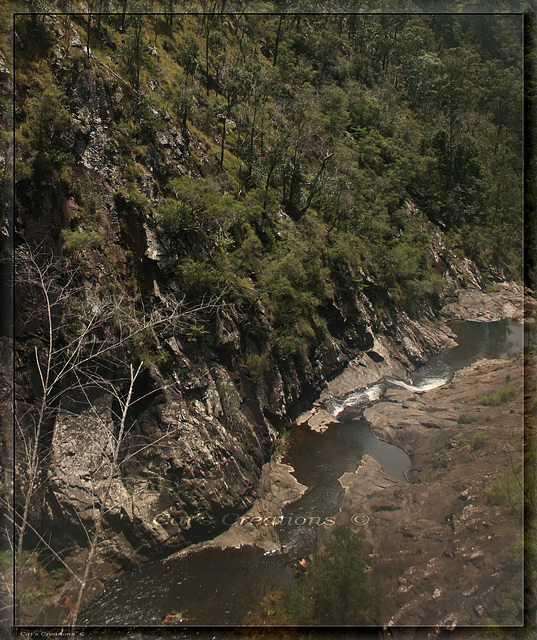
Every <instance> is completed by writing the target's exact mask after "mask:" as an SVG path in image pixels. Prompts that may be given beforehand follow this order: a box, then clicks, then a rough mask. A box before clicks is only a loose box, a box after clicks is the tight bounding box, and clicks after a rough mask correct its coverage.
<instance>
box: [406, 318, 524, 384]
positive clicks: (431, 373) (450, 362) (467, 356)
mask: <svg viewBox="0 0 537 640" xmlns="http://www.w3.org/2000/svg"><path fill="white" fill-rule="evenodd" d="M449 326H450V327H451V328H452V329H453V331H454V332H455V333H456V334H457V346H456V347H453V348H452V349H444V350H443V351H441V352H440V353H438V354H436V355H434V356H432V357H431V358H429V360H427V362H426V363H425V364H424V365H423V366H422V367H419V368H418V369H416V371H414V372H413V373H412V374H411V375H410V378H411V380H412V382H413V383H414V384H415V385H416V386H419V385H422V384H424V383H426V382H427V381H428V380H434V379H439V378H446V377H448V376H450V375H452V374H453V372H455V371H457V370H458V369H462V368H463V367H467V366H469V365H470V364H472V363H473V362H476V361H477V360H481V359H483V358H489V359H495V358H504V359H505V358H513V357H515V356H517V355H520V354H521V353H522V350H523V347H524V325H523V324H522V323H521V322H515V321H513V320H502V321H501V322H470V321H463V320H461V321H457V322H452V323H450V325H449Z"/></svg>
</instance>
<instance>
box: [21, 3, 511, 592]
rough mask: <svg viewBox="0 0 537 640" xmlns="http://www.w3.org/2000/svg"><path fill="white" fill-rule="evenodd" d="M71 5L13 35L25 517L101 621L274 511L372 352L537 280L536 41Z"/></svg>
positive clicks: (383, 21) (400, 344) (488, 24)
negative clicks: (304, 434) (334, 400)
mask: <svg viewBox="0 0 537 640" xmlns="http://www.w3.org/2000/svg"><path fill="white" fill-rule="evenodd" d="M72 4H73V5H76V9H77V10H80V11H81V13H78V14H77V13H70V14H61V15H59V14H58V15H56V14H54V13H53V12H52V11H51V13H43V14H40V15H36V14H31V15H17V16H16V17H15V32H14V33H15V42H14V51H15V122H14V140H15V233H16V236H15V244H16V280H17V282H16V285H17V300H16V324H15V337H16V352H15V371H16V379H15V383H16V384H15V396H16V401H17V414H16V422H17V433H18V434H19V437H18V440H17V441H16V443H15V447H16V462H17V472H18V476H19V478H20V481H19V482H18V483H17V487H16V494H15V497H16V501H15V503H16V506H17V509H18V513H17V518H18V520H17V521H18V524H19V527H20V528H19V532H20V535H19V537H18V546H17V553H18V554H19V559H22V558H23V554H25V553H28V552H29V551H32V550H33V549H35V548H38V547H39V549H40V553H41V554H42V556H43V557H49V556H50V554H51V553H52V551H53V552H54V553H57V554H59V555H60V556H62V557H63V558H64V559H66V560H67V562H68V564H69V565H70V566H71V568H72V569H73V570H74V571H75V572H79V574H81V575H85V576H86V579H87V583H84V585H83V588H82V590H81V591H80V594H81V595H82V594H83V596H84V597H83V598H82V597H81V598H80V603H83V602H85V601H87V600H88V599H89V598H91V597H92V596H94V595H95V594H97V593H98V592H99V591H100V589H101V588H102V582H101V581H100V580H94V581H92V582H91V581H89V579H90V577H91V575H92V572H96V571H97V570H98V572H99V575H100V577H101V579H105V578H106V577H107V576H111V575H113V574H114V573H115V572H117V571H118V570H120V569H122V568H125V567H127V566H129V565H131V564H132V563H133V562H142V561H145V560H147V559H149V558H155V557H161V556H164V555H167V554H169V553H171V552H172V551H175V550H177V549H179V548H181V547H182V546H185V545H186V544H188V543H191V542H195V541H197V540H200V539H202V538H204V537H208V536H210V535H214V534H216V533H218V531H219V529H220V528H221V526H222V525H221V524H219V523H220V521H221V517H220V516H221V514H222V513H224V512H225V511H229V510H230V508H233V509H234V510H236V511H243V510H246V509H247V508H248V507H249V506H251V504H252V501H253V498H254V497H255V487H256V483H257V481H258V478H259V475H260V471H261V466H262V464H263V463H264V462H265V461H267V460H268V458H269V457H270V455H271V453H272V451H273V449H274V446H275V442H276V439H277V437H278V434H279V433H281V432H282V430H284V429H285V428H286V426H288V425H289V424H290V422H291V421H292V420H293V419H294V418H296V416H297V415H298V414H299V413H300V412H301V411H303V410H304V409H306V408H307V407H308V405H309V404H310V403H311V402H312V401H313V400H315V399H316V398H317V397H318V395H319V393H320V392H321V390H322V389H323V387H324V386H325V384H326V382H327V381H328V380H330V379H331V378H333V377H334V376H335V375H336V374H338V373H341V371H342V370H343V369H344V367H345V365H346V364H347V363H348V362H349V361H350V360H352V359H353V358H355V357H356V356H359V355H360V356H363V354H364V353H365V354H369V355H368V357H369V358H370V359H371V362H376V363H378V362H379V361H382V360H384V359H385V356H383V355H380V354H379V345H381V346H382V348H383V349H384V351H383V353H385V354H388V355H386V358H387V359H388V361H390V363H391V360H390V358H391V359H393V362H395V361H398V362H399V366H401V364H402V365H403V366H406V367H411V366H412V365H414V364H416V363H418V362H420V361H422V360H423V359H424V357H426V355H427V354H428V353H431V352H433V351H434V350H436V349H438V348H439V347H440V346H441V345H442V344H443V342H444V341H445V339H446V336H445V334H443V332H442V331H441V330H440V329H438V328H437V327H435V325H434V322H432V321H434V319H435V316H436V313H437V312H438V310H439V309H440V307H441V306H442V304H444V303H445V302H449V301H452V300H453V299H454V298H455V297H456V295H457V291H458V289H460V288H461V287H466V286H468V285H473V286H476V287H479V288H483V289H485V288H486V287H487V286H488V285H492V284H493V283H494V282H496V281H502V280H505V279H520V277H521V260H522V258H521V254H522V251H521V243H522V237H521V234H522V232H521V228H522V227H521V224H520V222H521V181H520V171H521V163H522V159H521V153H522V150H521V129H520V104H521V40H520V38H521V23H520V19H519V18H517V17H516V16H515V17H513V16H502V17H495V18H491V17H487V16H473V17H470V16H462V17H452V16H427V15H423V16H413V15H399V16H388V15H380V16H366V15H343V14H341V15H340V14H338V15H305V14H286V13H284V14H274V15H271V14H247V13H245V11H244V8H243V10H242V11H238V12H236V13H230V12H227V13H220V10H221V9H222V11H223V7H221V6H220V5H224V4H225V3H212V4H214V7H210V8H207V7H206V10H207V9H210V10H211V13H204V14H203V15H171V14H166V13H163V14H150V13H143V12H142V13H134V11H132V9H131V6H130V3H129V12H125V11H122V7H123V4H122V3H115V4H114V3H112V2H109V3H106V6H107V7H108V8H110V9H113V8H116V5H117V8H118V12H117V13H115V14H113V13H103V14H100V13H98V11H100V10H104V9H105V6H104V4H103V3H102V2H100V3H94V2H92V3H89V5H87V6H86V4H84V3H72ZM168 4H169V3H168V2H166V3H163V5H166V6H165V7H163V10H165V11H168V10H169V9H168ZM97 5H98V6H97ZM88 7H89V11H91V12H94V13H88ZM51 8H52V7H51ZM139 8H140V10H142V9H143V7H142V5H140V7H139ZM44 10H45V11H47V10H49V8H48V5H47V7H45V9H44ZM83 11H85V13H82V12H83ZM491 43H492V44H491ZM424 327H427V328H426V329H424ZM45 539H46V540H47V541H48V540H54V543H53V547H54V548H53V549H52V548H51V546H52V545H51V543H50V542H46V541H45ZM73 549H75V553H73ZM80 549H86V551H85V552H82V553H81V552H80ZM74 557H76V559H73V558H74ZM80 603H79V604H80ZM26 604H29V602H28V601H27V602H26Z"/></svg>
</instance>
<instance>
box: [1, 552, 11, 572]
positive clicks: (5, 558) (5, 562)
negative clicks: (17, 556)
mask: <svg viewBox="0 0 537 640" xmlns="http://www.w3.org/2000/svg"><path fill="white" fill-rule="evenodd" d="M12 566H13V551H10V550H8V551H0V571H5V570H6V569H9V567H12Z"/></svg>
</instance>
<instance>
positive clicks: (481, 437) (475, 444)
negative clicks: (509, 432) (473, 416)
mask: <svg viewBox="0 0 537 640" xmlns="http://www.w3.org/2000/svg"><path fill="white" fill-rule="evenodd" d="M486 441H487V437H486V435H485V434H484V433H483V431H476V432H475V433H474V436H473V438H472V449H473V450H474V451H477V450H478V449H482V448H483V447H484V446H485V442H486Z"/></svg>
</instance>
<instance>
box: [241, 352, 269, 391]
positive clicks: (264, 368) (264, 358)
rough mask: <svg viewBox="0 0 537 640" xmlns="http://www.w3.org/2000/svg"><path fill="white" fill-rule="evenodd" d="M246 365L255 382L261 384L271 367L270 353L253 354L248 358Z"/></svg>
mask: <svg viewBox="0 0 537 640" xmlns="http://www.w3.org/2000/svg"><path fill="white" fill-rule="evenodd" d="M246 366H247V367H248V371H249V372H250V375H251V376H252V380H253V381H254V383H255V384H259V383H260V382H261V381H262V379H263V377H264V376H265V375H266V374H267V373H268V371H269V369H270V354H269V353H263V354H261V355H257V354H252V355H250V356H248V358H247V359H246Z"/></svg>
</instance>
